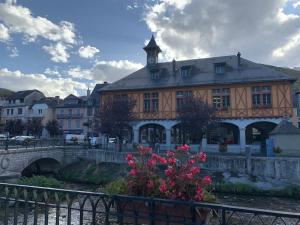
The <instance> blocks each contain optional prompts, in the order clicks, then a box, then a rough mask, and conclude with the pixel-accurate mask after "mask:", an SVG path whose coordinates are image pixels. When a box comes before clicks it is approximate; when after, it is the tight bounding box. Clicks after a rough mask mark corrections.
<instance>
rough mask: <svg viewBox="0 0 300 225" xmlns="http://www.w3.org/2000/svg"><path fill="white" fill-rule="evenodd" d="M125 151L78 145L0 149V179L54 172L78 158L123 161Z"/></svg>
mask: <svg viewBox="0 0 300 225" xmlns="http://www.w3.org/2000/svg"><path fill="white" fill-rule="evenodd" d="M124 158H125V153H116V152H109V151H100V150H95V149H85V148H83V147H80V146H56V147H53V146H51V147H39V148H27V149H26V148H23V149H9V150H8V151H5V150H1V151H0V179H5V178H10V177H19V176H21V175H22V174H23V175H24V174H25V175H26V171H28V170H29V169H30V170H31V171H35V172H37V173H38V172H56V171H58V170H59V169H60V168H62V167H63V166H66V165H68V164H71V163H73V162H76V161H78V160H80V159H86V160H95V159H96V161H98V162H116V163H122V162H124Z"/></svg>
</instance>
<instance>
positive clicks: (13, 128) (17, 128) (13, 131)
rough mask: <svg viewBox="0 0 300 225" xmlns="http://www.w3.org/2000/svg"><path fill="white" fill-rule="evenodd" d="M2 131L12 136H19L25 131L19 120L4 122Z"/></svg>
mask: <svg viewBox="0 0 300 225" xmlns="http://www.w3.org/2000/svg"><path fill="white" fill-rule="evenodd" d="M4 130H5V131H6V132H9V134H10V135H12V136H16V135H21V134H23V131H24V130H25V125H24V123H23V122H22V120H20V119H17V120H9V121H7V122H6V124H5V127H4Z"/></svg>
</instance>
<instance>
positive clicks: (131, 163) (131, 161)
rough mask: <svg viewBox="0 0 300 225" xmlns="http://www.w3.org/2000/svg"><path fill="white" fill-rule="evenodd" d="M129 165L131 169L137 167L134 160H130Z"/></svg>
mask: <svg viewBox="0 0 300 225" xmlns="http://www.w3.org/2000/svg"><path fill="white" fill-rule="evenodd" d="M127 163H128V165H129V166H130V167H136V163H135V161H134V160H133V159H131V160H128V162H127Z"/></svg>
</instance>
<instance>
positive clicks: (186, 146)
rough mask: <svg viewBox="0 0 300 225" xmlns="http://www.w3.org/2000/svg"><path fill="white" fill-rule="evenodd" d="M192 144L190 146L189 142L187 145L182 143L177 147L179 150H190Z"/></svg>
mask: <svg viewBox="0 0 300 225" xmlns="http://www.w3.org/2000/svg"><path fill="white" fill-rule="evenodd" d="M190 148H191V147H190V146H188V145H187V144H185V145H182V146H180V147H178V148H177V150H181V151H184V152H187V151H188V150H190Z"/></svg>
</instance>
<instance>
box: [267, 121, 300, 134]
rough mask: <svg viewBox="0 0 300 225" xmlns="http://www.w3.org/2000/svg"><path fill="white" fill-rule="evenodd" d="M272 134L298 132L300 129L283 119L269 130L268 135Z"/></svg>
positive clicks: (299, 132)
mask: <svg viewBox="0 0 300 225" xmlns="http://www.w3.org/2000/svg"><path fill="white" fill-rule="evenodd" d="M274 134H300V129H298V128H297V127H295V126H294V125H293V124H292V123H291V122H289V121H287V120H285V119H284V120H282V121H281V122H280V123H279V124H278V125H277V126H276V127H275V128H274V129H273V130H272V131H271V132H270V135H274Z"/></svg>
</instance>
